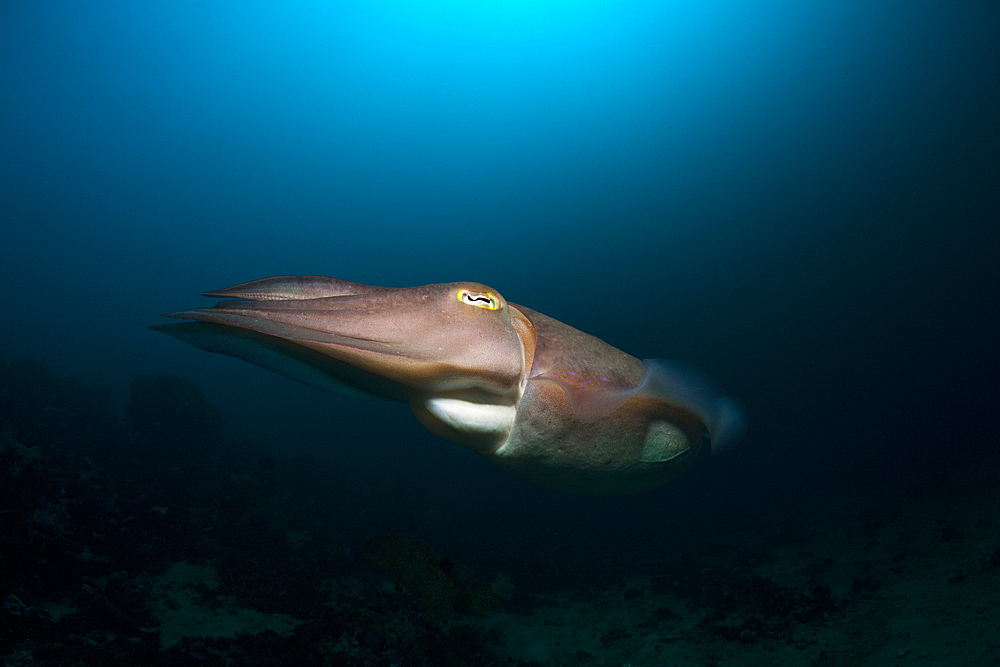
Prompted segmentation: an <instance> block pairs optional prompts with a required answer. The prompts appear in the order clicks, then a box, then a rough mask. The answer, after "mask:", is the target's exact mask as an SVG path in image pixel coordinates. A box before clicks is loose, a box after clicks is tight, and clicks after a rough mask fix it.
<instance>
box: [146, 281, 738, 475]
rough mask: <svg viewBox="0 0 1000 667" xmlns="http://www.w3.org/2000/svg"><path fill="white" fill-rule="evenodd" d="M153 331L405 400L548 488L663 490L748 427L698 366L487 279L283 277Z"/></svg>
mask: <svg viewBox="0 0 1000 667" xmlns="http://www.w3.org/2000/svg"><path fill="white" fill-rule="evenodd" d="M205 296H211V297H221V298H235V299H239V300H234V301H223V302H221V303H219V304H217V305H216V306H215V307H214V308H207V309H198V310H188V311H184V312H180V313H173V314H171V315H168V316H167V317H177V318H182V319H187V320H194V321H193V322H184V323H179V324H168V325H162V326H158V327H153V328H154V329H158V330H160V331H163V332H165V333H168V334H170V335H172V336H174V337H176V338H179V339H180V340H182V341H185V342H187V343H190V344H191V345H194V346H195V347H199V348H202V349H204V350H208V351H210V352H218V353H221V354H228V355H231V356H234V357H239V358H241V359H245V360H246V361H249V362H251V363H254V364H257V365H258V366H262V367H263V368H266V369H268V370H271V371H275V372H277V373H280V374H282V375H285V376H287V377H289V378H291V379H293V380H297V381H299V382H303V383H305V384H307V385H310V386H312V387H315V388H317V389H322V390H324V391H330V392H334V393H339V394H347V395H351V396H361V397H366V398H380V399H390V400H396V401H402V402H405V403H408V404H409V405H410V408H411V409H412V410H413V413H414V414H415V415H416V417H417V419H418V420H420V422H421V423H422V424H423V425H424V426H425V427H427V428H428V429H429V430H430V431H431V432H433V433H434V434H436V435H437V436H439V437H441V438H443V439H445V440H447V441H449V442H452V443H454V444H456V445H461V446H462V447H467V448H469V449H473V450H475V451H477V452H480V453H481V454H483V455H485V456H487V457H488V458H489V459H490V460H491V461H493V462H494V463H495V464H497V465H498V466H500V467H501V468H504V469H506V470H509V471H510V472H512V473H514V474H516V475H520V476H521V477H524V478H527V479H530V480H532V481H534V482H537V483H539V484H542V485H544V486H548V487H552V488H555V489H562V490H565V491H571V492H576V493H586V494H593V495H612V494H620V493H630V492H633V491H641V490H644V489H649V488H652V487H654V486H657V485H659V484H661V483H663V482H665V481H667V480H668V479H670V478H672V477H674V476H676V475H677V474H678V473H680V472H681V471H682V470H683V469H684V468H686V467H687V466H688V465H689V464H690V463H691V461H692V460H694V458H695V456H696V455H697V453H698V450H699V448H700V447H701V444H702V441H703V440H704V439H705V436H706V435H707V436H709V437H710V438H711V442H712V447H713V448H719V447H724V446H726V445H728V444H731V443H733V442H734V441H735V440H737V439H738V438H739V436H740V435H741V433H742V431H743V417H742V413H741V411H740V409H739V407H738V403H737V402H736V401H734V400H733V399H731V398H728V397H726V396H724V395H723V394H722V393H721V392H720V391H719V389H718V388H717V387H716V385H715V383H714V382H712V380H711V379H710V378H709V377H708V376H707V375H706V374H705V373H703V372H702V371H701V370H699V369H697V368H695V367H693V366H689V365H687V364H682V363H680V362H672V361H662V360H646V361H640V360H639V359H636V358H635V357H633V356H631V355H629V354H626V353H625V352H622V351H621V350H618V349H616V348H614V347H611V346H610V345H608V344H607V343H605V342H604V341H602V340H600V339H598V338H595V337H594V336H590V335H588V334H585V333H583V332H582V331H578V330H577V329H574V328H573V327H570V326H567V325H565V324H563V323H562V322H558V321H556V320H553V319H551V318H549V317H546V316H544V315H542V314H540V313H536V312H535V311H533V310H530V309H528V308H525V307H523V306H516V305H514V304H512V303H508V302H507V301H505V300H504V299H503V297H501V296H500V294H498V293H497V292H496V291H495V290H493V289H490V288H489V287H486V286H485V285H480V284H478V283H447V284H441V285H425V286H423V287H406V288H401V289H395V288H386V287H373V286H369V285H361V284H358V283H351V282H347V281H345V280H337V279H335V278H323V277H318V276H306V277H302V278H297V277H292V276H279V277H274V278H264V279H262V280H254V281H252V282H248V283H244V284H242V285H237V286H235V287H230V288H228V289H223V290H217V291H214V292H206V293H205Z"/></svg>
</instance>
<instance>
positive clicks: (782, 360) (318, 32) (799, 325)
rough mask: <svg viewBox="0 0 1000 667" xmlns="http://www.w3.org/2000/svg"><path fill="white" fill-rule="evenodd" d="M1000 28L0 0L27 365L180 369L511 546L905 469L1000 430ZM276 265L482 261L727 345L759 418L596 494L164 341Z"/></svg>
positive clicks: (638, 525)
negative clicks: (172, 329)
mask: <svg viewBox="0 0 1000 667" xmlns="http://www.w3.org/2000/svg"><path fill="white" fill-rule="evenodd" d="M466 5H474V6H475V7H476V9H470V8H468V7H467V6H466ZM998 20H1000V13H998V7H997V5H996V3H989V2H961V3H956V2H930V1H927V2H912V1H907V2H902V1H900V2H880V1H874V2H873V1H860V0H857V1H848V2H833V1H826V0H824V1H819V2H783V1H778V0H769V1H765V2H759V3H739V2H731V1H720V0H717V1H708V2H645V1H639V0H636V1H633V2H609V3H601V2H583V3H580V2H574V3H569V2H560V3H528V2H513V3H499V2H498V3H489V2H486V3H446V2H439V3H420V2H395V3H390V2H338V3H318V2H282V3H245V2H225V1H215V0H206V1H201V2H158V1H155V0H150V1H146V2H141V3H134V2H102V1H92V2H84V3H79V2H6V3H3V7H2V9H0V127H2V129H3V131H2V133H0V137H2V140H0V141H2V143H0V175H2V176H0V182H2V189H0V211H2V213H0V218H2V220H3V223H2V228H3V237H2V238H3V240H2V243H0V290H2V305H3V319H2V324H0V353H2V355H3V358H4V359H12V358H18V357H21V356H33V357H35V358H37V359H39V360H40V361H43V362H44V363H46V364H47V365H49V367H50V368H51V369H53V371H54V372H56V373H58V374H65V375H71V376H75V377H79V378H81V379H83V380H84V381H86V382H88V383H94V384H105V385H109V386H111V388H112V390H113V392H114V395H115V397H116V400H118V401H119V402H121V403H123V402H124V401H125V399H126V397H127V387H128V384H129V382H130V380H131V378H132V377H133V376H134V375H136V374H148V373H159V372H171V373H176V374H178V375H181V376H183V377H186V378H190V379H192V380H194V381H195V382H197V383H198V384H199V386H201V387H202V389H203V390H204V391H205V393H206V395H207V396H208V397H209V399H210V400H211V401H212V402H213V403H215V404H217V405H218V406H219V407H220V408H221V409H222V411H223V413H224V416H225V419H226V423H227V437H229V438H231V439H239V438H241V437H247V436H252V437H253V438H255V439H257V440H258V441H260V442H262V443H263V444H264V445H265V446H266V447H268V448H271V449H273V450H274V451H277V452H284V453H288V452H310V453H318V454H320V455H322V456H324V457H326V458H328V459H329V460H332V461H335V462H336V465H337V466H338V467H339V468H341V469H342V470H343V471H344V474H345V475H349V476H351V477H352V478H355V479H358V480H364V479H368V478H371V477H377V476H379V475H384V476H387V477H389V478H393V479H398V480H400V481H401V483H402V484H405V485H407V486H411V487H415V488H419V489H421V490H423V491H424V492H426V493H428V494H430V495H431V496H432V497H438V498H439V501H438V504H439V507H440V510H441V511H442V512H445V513H447V512H450V511H455V512H458V511H462V512H468V514H469V516H470V522H472V521H479V519H477V517H481V516H483V515H484V514H482V513H485V516H488V517H490V520H491V521H495V522H497V530H496V534H497V535H498V537H497V538H496V539H497V540H502V539H503V535H504V531H515V530H516V531H531V530H534V531H537V533H538V534H539V535H540V536H545V535H548V536H549V537H550V538H551V537H552V536H553V535H557V536H558V539H560V540H566V541H568V542H569V543H571V544H583V545H585V547H581V548H597V546H598V545H607V544H609V543H610V542H614V543H615V544H619V545H621V546H622V548H623V549H626V550H628V549H640V550H641V548H642V547H649V548H650V549H654V548H656V546H657V545H658V544H660V542H658V540H659V541H663V540H669V539H670V530H671V525H673V524H672V522H673V523H674V524H675V523H676V522H682V523H683V522H686V523H689V524H702V523H704V524H705V525H709V526H716V525H720V526H724V525H728V524H730V523H737V524H738V523H740V522H742V521H747V520H749V517H751V516H753V515H756V514H761V515H766V516H781V515H782V513H783V512H789V513H802V514H805V515H808V513H809V512H810V511H814V510H815V509H816V508H828V507H836V506H842V505H844V504H845V503H849V502H852V500H851V499H855V498H857V497H859V494H860V495H865V496H866V497H869V496H872V495H875V496H877V495H878V494H880V493H891V490H892V489H893V488H895V485H897V484H899V483H905V481H906V480H907V479H908V478H909V477H910V476H912V475H917V474H922V472H925V471H926V470H927V469H930V468H933V467H934V466H937V465H942V464H943V462H947V461H952V460H954V459H956V458H959V459H963V458H964V459H968V460H970V461H975V459H976V456H977V455H978V452H980V451H982V450H984V449H985V448H986V447H987V446H992V445H987V444H986V441H985V440H984V438H985V434H986V433H987V431H986V430H985V429H983V428H982V427H981V424H982V422H981V420H982V419H983V417H984V416H985V415H988V414H989V410H990V409H994V408H995V400H996V389H997V388H996V379H995V378H996V353H995V338H996V327H995V323H996V313H997V312H998V311H997V305H998V304H997V297H996V292H997V286H998V284H1000V283H998V280H997V261H996V255H997V233H996V223H997V219H998V196H997V195H998V182H1000V178H998V177H1000V159H998V158H997V156H998V155H1000V141H998V132H997V128H998V123H997V109H998V101H1000V68H998V67H997V63H1000V39H998V38H997V26H998ZM284 274H292V275H306V274H318V275H328V276H334V277H338V278H344V279H347V280H351V281H356V282H362V283H368V284H375V285H388V286H406V285H420V284H427V283H436V282H447V281H455V280H474V281H478V282H482V283H485V284H488V285H490V286H491V287H493V288H495V289H496V290H498V291H499V292H500V293H501V294H502V295H503V296H504V297H505V298H506V299H508V300H510V301H511V302H514V303H519V304H523V305H525V306H528V307H530V308H532V309H535V310H537V311H540V312H542V313H545V314H546V315H549V316H551V317H554V318H557V319H559V320H562V321H564V322H567V323H569V324H571V325H573V326H576V327H577V328H580V329H582V330H584V331H587V332H588V333H591V334H594V335H596V336H599V337H601V338H603V339H605V340H606V341H608V342H609V343H611V344H613V345H615V346H617V347H619V348H621V349H624V350H626V351H628V352H630V353H631V354H634V355H635V356H637V357H640V358H671V359H680V360H684V361H687V362H690V363H693V364H696V365H698V366H700V367H702V368H704V369H706V370H707V371H708V372H709V373H710V374H711V375H713V376H714V377H715V378H716V379H717V380H718V381H719V382H720V384H721V385H722V386H724V387H725V388H726V390H727V391H728V392H729V393H731V394H733V395H735V396H738V397H740V398H741V399H742V401H743V402H744V404H745V406H746V408H747V412H748V415H749V422H750V429H749V431H748V434H747V437H746V438H745V440H744V442H743V443H742V445H741V446H740V447H738V448H736V449H735V451H733V452H732V453H731V454H728V455H726V456H721V457H716V458H712V457H708V456H705V457H703V458H702V459H700V460H699V461H698V462H697V463H696V464H695V466H694V468H693V469H692V470H691V471H689V472H688V473H686V474H685V476H683V477H682V478H681V479H679V480H678V481H677V482H675V483H673V484H672V485H670V486H667V487H664V488H662V489H660V490H657V491H654V492H651V493H648V494H645V495H643V496H638V497H635V498H632V499H629V498H624V499H615V500H607V499H579V498H576V497H572V496H565V495H562V494H558V493H556V492H549V491H546V490H542V489H536V488H535V487H533V486H531V485H529V484H527V483H525V482H522V481H520V480H518V479H515V478H513V477H510V476H507V475H505V474H503V473H501V472H499V471H496V470H493V469H492V468H490V467H489V466H487V465H486V464H484V463H483V462H481V461H479V460H477V458H476V457H475V456H474V455H472V454H469V453H467V452H463V451H460V450H458V449H457V448H454V447H452V446H450V445H446V444H444V443H440V442H438V441H437V440H436V439H434V438H433V436H431V435H429V434H428V433H426V432H425V431H424V430H423V429H422V428H421V427H420V426H419V425H418V424H417V423H416V422H415V421H414V420H413V419H412V417H411V416H410V414H409V411H408V410H407V409H406V407H405V406H401V405H395V404H384V403H366V402H359V401H350V400H347V399H341V398H337V397H332V396H327V395H324V394H321V393H319V392H315V391H312V390H310V389H308V388H305V387H301V386H299V385H296V384H293V383H291V382H289V381H287V380H285V379H283V378H280V377H277V376H272V375H270V374H268V373H266V372H264V371H261V370H259V369H257V368H254V367H252V366H250V365H248V364H245V363H243V362H239V361H236V360H232V359H229V358H224V357H220V356H215V355H209V354H207V353H204V352H201V351H199V350H196V349H194V348H190V347H188V346H184V345H180V344H178V343H177V342H176V341H174V340H171V339H169V338H168V337H166V336H162V335H159V334H156V333H154V332H151V331H148V330H147V329H146V328H145V327H146V326H148V325H152V324H157V323H158V322H159V321H160V318H159V317H158V316H159V315H160V314H162V313H167V312H173V311H177V310H183V309H186V308H191V307H196V306H199V305H210V304H211V303H212V302H211V301H210V300H208V299H204V298H202V297H199V296H198V295H199V294H200V293H201V292H202V291H206V290H212V289H219V288H222V287H226V286H229V285H233V284H236V283H240V282H244V281H247V280H251V279H255V278H261V277H265V276H270V275H284ZM470 508H471V509H470ZM623 516H631V517H634V521H623V520H622V517H623ZM532 521H536V522H537V523H535V524H532V523H531V522H532ZM609 535H614V536H616V537H615V538H614V539H609ZM622 536H625V537H624V538H623V537H622ZM623 539H624V542H623V541H622V540H623ZM630 540H634V542H633V541H630ZM484 546H485V547H486V548H489V545H488V544H487V545H484ZM567 548H569V547H567Z"/></svg>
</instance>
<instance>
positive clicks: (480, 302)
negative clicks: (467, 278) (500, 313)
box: [458, 289, 500, 310]
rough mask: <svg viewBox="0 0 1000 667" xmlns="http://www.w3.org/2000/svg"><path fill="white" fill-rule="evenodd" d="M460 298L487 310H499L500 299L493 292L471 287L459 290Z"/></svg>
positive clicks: (464, 301) (463, 301)
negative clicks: (476, 289)
mask: <svg viewBox="0 0 1000 667" xmlns="http://www.w3.org/2000/svg"><path fill="white" fill-rule="evenodd" d="M458 300H459V301H461V302H462V303H467V304H469V305H470V306H475V307H477V308H485V309H486V310H499V309H500V299H498V298H497V296H496V295H495V294H493V292H479V291H475V290H469V289H460V290H458Z"/></svg>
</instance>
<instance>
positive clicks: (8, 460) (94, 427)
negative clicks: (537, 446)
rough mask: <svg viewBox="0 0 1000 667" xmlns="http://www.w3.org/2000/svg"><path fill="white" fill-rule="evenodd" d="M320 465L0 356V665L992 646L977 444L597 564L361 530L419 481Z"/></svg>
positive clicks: (167, 387) (619, 657)
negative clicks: (704, 535)
mask: <svg viewBox="0 0 1000 667" xmlns="http://www.w3.org/2000/svg"><path fill="white" fill-rule="evenodd" d="M335 474H336V472H335V471H333V470H330V469H329V468H328V466H327V465H324V464H323V463H322V462H319V461H316V460H313V459H308V458H280V457H275V456H274V455H271V454H267V453H265V452H264V451H263V450H262V449H261V448H260V447H258V446H256V445H254V444H253V443H250V442H240V443H230V444H228V445H224V444H223V437H222V421H221V419H220V418H219V415H218V412H217V411H216V410H215V409H214V408H213V407H212V406H211V405H209V404H208V403H207V401H206V400H205V399H204V397H203V396H202V395H201V393H200V391H199V390H198V388H197V387H196V386H194V385H193V384H192V383H190V382H188V381H186V380H183V379H180V378H176V377H173V376H169V375H163V376H158V377H139V378H136V380H135V381H134V383H133V385H132V394H131V396H130V398H129V401H128V404H127V406H126V408H125V410H124V414H120V412H119V411H118V410H116V409H115V408H114V407H113V404H112V402H111V401H110V395H109V393H108V392H106V391H102V390H100V389H95V388H91V387H85V386H83V385H81V384H80V383H79V382H76V381H74V380H68V379H62V378H57V377H55V376H53V375H52V374H50V373H49V371H48V370H47V369H45V368H44V367H43V366H41V365H39V364H37V363H34V362H31V361H17V362H9V363H4V362H0V658H2V661H3V663H2V664H3V665H4V666H5V667H15V666H18V667H20V666H24V667H27V666H31V665H50V666H53V667H55V666H59V667H72V666H77V665H78V666H84V665H95V666H96V665H102V666H103V665H108V664H119V665H129V666H135V667H138V666H142V665H200V666H205V667H209V666H215V665H219V666H223V665H226V666H234V667H235V666H241V665H296V666H297V667H298V666H302V665H344V666H352V667H353V666H362V665H364V666H374V665H385V666H388V665H400V666H404V667H409V666H414V667H420V666H424V665H427V666H435V667H437V666H447V667H462V666H469V667H472V666H478V665H481V666H487V665H493V666H502V665H546V666H548V665H553V666H555V665H580V666H594V667H605V666H607V667H610V666H612V665H613V666H616V667H618V666H622V665H635V666H639V665H649V666H656V665H662V666H676V667H680V666H688V665H690V666H694V665H698V666H699V667H706V666H711V665H816V666H830V667H833V666H848V665H857V666H872V667H875V666H879V667H881V666H887V667H888V666H899V667H909V666H918V665H919V666H923V665H935V666H943V665H949V666H951V665H954V666H969V667H972V666H976V667H979V666H987V665H1000V604H998V603H1000V491H998V489H1000V484H998V482H1000V461H998V460H997V459H994V460H993V461H991V462H988V463H983V462H980V464H979V465H977V466H975V467H974V468H972V469H968V468H965V467H963V468H961V469H957V468H952V469H942V470H938V471H936V472H935V473H934V474H933V475H930V476H928V477H927V478H926V479H921V480H916V481H915V482H914V484H913V485H912V487H911V488H909V489H908V490H906V491H905V492H901V493H899V494H897V495H896V496H895V499H894V500H893V501H892V502H890V503H888V504H886V503H880V504H878V505H877V506H872V507H867V508H864V507H862V508H858V509H852V510H847V511H844V512H830V513H829V514H828V515H827V518H822V517H820V518H817V519H816V520H815V521H811V522H809V523H808V524H798V525H795V524H790V525H784V526H781V527H780V529H777V528H775V527H774V526H767V525H764V527H761V528H753V529H751V528H742V529H740V530H738V531H734V532H731V533H729V534H720V535H717V536H714V537H713V538H712V539H706V540H703V541H702V542H700V543H697V544H693V545H691V546H690V547H689V548H686V549H684V550H683V551H680V550H679V551H676V552H672V553H670V554H665V555H664V556H663V557H662V558H649V557H643V559H642V560H641V562H635V563H631V564H630V566H629V567H619V568H615V567H607V564H606V563H597V564H594V567H595V571H596V569H597V568H600V571H601V575H600V576H587V575H586V570H585V568H584V566H582V565H581V564H579V563H577V564H573V563H569V564H566V563H562V564H561V565H560V567H561V568H563V569H562V570H560V572H558V573H550V575H552V576H548V577H546V576H543V575H540V573H539V570H540V569H544V568H545V567H546V565H545V564H544V561H538V560H537V559H535V558H534V557H532V556H530V555H529V556H527V557H525V558H521V559H520V560H518V559H514V558H508V559H506V560H504V559H503V558H502V557H501V558H498V559H497V560H493V561H490V560H489V559H486V560H482V561H480V562H475V559H474V558H467V560H468V561H469V562H459V560H460V559H458V558H456V556H455V555H453V554H448V553H436V547H435V545H430V544H426V543H425V542H423V541H421V540H419V539H417V538H415V537H412V536H410V535H408V534H406V533H405V532H403V533H391V534H371V533H370V526H373V525H392V521H387V520H386V517H387V516H389V515H391V514H392V513H393V512H399V511H400V508H401V507H405V508H406V511H407V512H408V513H409V514H411V515H412V514H414V512H416V513H419V508H420V497H419V493H418V492H415V491H412V490H403V489H400V488H399V487H398V485H395V484H393V483H390V482H386V483H385V484H378V483H373V484H371V485H370V486H369V487H368V489H367V491H366V492H365V493H364V494H363V496H364V497H361V498H359V499H358V501H357V503H356V504H354V505H352V506H344V505H338V506H336V507H331V506H330V504H329V503H328V502H324V499H325V498H326V496H324V492H323V491H322V490H323V489H324V488H326V486H327V485H328V480H329V479H331V478H332V477H333V476H335ZM451 558H456V560H451ZM497 562H504V563H507V564H506V565H504V571H503V573H501V572H500V571H498V570H499V568H497V567H496V563H497ZM518 563H521V564H520V565H518ZM574 567H575V568H576V569H575V570H574ZM491 569H492V571H491ZM560 573H564V574H565V575H566V576H559V574H560ZM543 574H544V573H543Z"/></svg>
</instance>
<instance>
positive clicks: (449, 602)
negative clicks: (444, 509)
mask: <svg viewBox="0 0 1000 667" xmlns="http://www.w3.org/2000/svg"><path fill="white" fill-rule="evenodd" d="M361 552H362V554H363V555H364V556H365V558H367V559H368V560H370V561H372V562H373V563H375V564H377V565H379V566H380V567H382V568H383V569H384V570H385V572H386V574H387V575H388V576H389V578H390V579H392V580H393V581H395V582H396V583H398V584H400V585H402V586H404V587H406V588H407V589H408V590H409V591H410V593H412V594H413V595H415V596H417V597H418V598H420V599H421V600H423V601H424V603H425V604H426V605H427V613H428V615H429V616H430V617H431V618H433V619H435V620H444V619H448V618H455V617H457V616H465V615H467V614H482V613H485V612H487V611H489V610H491V609H493V608H494V607H495V606H496V605H497V602H498V599H497V596H496V594H495V593H494V592H493V589H492V587H491V586H490V585H489V584H488V583H485V582H481V581H478V580H476V578H475V577H473V575H472V573H471V572H470V571H469V570H468V569H467V568H465V567H462V566H461V565H457V564H456V563H454V562H452V561H450V560H448V559H447V558H441V557H440V556H438V555H437V554H436V553H434V550H433V549H431V547H430V546H429V545H427V544H425V543H423V542H421V541H420V540H418V539H416V538H413V537H410V536H409V535H380V536H378V537H373V538H372V539H370V540H368V541H367V542H366V543H365V544H364V545H363V546H362V547H361Z"/></svg>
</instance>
